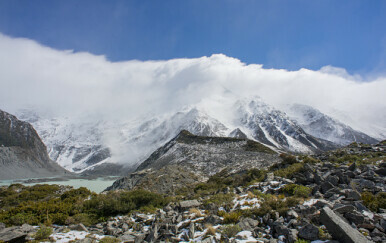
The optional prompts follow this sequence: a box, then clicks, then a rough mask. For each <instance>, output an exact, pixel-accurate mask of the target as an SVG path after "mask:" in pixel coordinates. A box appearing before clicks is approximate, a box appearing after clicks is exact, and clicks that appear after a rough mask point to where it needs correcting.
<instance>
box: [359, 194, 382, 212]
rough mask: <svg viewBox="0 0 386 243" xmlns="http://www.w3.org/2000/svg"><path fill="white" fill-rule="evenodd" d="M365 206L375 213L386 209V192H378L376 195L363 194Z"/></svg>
mask: <svg viewBox="0 0 386 243" xmlns="http://www.w3.org/2000/svg"><path fill="white" fill-rule="evenodd" d="M361 196H362V200H363V204H364V205H365V206H366V207H367V208H368V209H370V210H371V211H373V212H376V213H377V212H378V211H379V209H381V208H383V209H385V208H386V192H378V193H377V194H376V195H374V194H372V193H371V192H363V193H362V195H361Z"/></svg>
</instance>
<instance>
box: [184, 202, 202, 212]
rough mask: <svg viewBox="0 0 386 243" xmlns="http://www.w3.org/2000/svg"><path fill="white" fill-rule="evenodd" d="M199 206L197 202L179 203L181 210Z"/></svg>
mask: <svg viewBox="0 0 386 243" xmlns="http://www.w3.org/2000/svg"><path fill="white" fill-rule="evenodd" d="M199 206H201V203H199V202H198V201H197V200H187V201H182V202H180V208H181V209H182V210H186V209H189V208H194V207H199Z"/></svg>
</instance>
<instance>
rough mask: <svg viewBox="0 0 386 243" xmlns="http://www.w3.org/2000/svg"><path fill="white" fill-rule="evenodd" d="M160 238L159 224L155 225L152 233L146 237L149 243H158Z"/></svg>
mask: <svg viewBox="0 0 386 243" xmlns="http://www.w3.org/2000/svg"><path fill="white" fill-rule="evenodd" d="M158 237H159V236H158V224H154V227H153V229H151V230H150V233H149V234H148V235H147V237H146V241H147V242H149V243H151V242H156V241H157V239H158Z"/></svg>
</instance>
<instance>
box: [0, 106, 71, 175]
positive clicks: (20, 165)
mask: <svg viewBox="0 0 386 243" xmlns="http://www.w3.org/2000/svg"><path fill="white" fill-rule="evenodd" d="M66 173H67V171H66V170H64V169H63V168H61V167H60V166H59V165H57V164H56V163H54V162H53V161H51V160H50V158H49V156H48V154H47V148H46V146H45V145H44V143H43V142H42V141H41V139H40V138H39V136H38V134H37V133H36V131H35V129H34V128H33V127H32V125H31V124H29V123H27V122H23V121H20V120H18V119H17V118H16V117H15V116H13V115H11V114H9V113H7V112H4V111H2V110H0V179H1V180H5V179H20V178H31V177H45V176H55V175H63V174H66Z"/></svg>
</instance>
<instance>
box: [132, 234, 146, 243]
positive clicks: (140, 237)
mask: <svg viewBox="0 0 386 243" xmlns="http://www.w3.org/2000/svg"><path fill="white" fill-rule="evenodd" d="M145 238H146V234H144V233H139V234H136V235H135V241H134V242H135V243H141V242H143V240H144V239H145Z"/></svg>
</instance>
